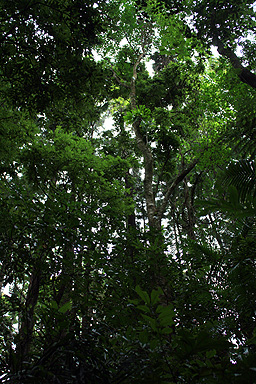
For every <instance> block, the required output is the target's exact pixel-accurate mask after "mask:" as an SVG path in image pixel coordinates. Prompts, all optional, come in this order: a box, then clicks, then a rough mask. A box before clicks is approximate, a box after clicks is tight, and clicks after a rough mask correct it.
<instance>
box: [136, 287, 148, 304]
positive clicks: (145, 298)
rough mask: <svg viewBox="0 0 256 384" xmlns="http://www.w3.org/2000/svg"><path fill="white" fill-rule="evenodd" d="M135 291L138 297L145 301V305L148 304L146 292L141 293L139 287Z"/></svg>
mask: <svg viewBox="0 0 256 384" xmlns="http://www.w3.org/2000/svg"><path fill="white" fill-rule="evenodd" d="M135 291H136V292H137V294H138V295H139V296H140V298H141V299H142V300H143V301H145V303H146V304H150V298H149V295H148V293H147V292H146V291H143V290H142V289H141V288H140V286H139V285H137V286H136V288H135Z"/></svg>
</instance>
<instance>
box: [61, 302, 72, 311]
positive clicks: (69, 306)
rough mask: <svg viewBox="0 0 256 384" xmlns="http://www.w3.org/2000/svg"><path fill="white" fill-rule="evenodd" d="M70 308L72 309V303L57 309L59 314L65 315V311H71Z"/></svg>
mask: <svg viewBox="0 0 256 384" xmlns="http://www.w3.org/2000/svg"><path fill="white" fill-rule="evenodd" d="M71 307H72V302H71V301H68V302H67V303H65V304H64V305H62V307H60V308H59V312H60V313H66V312H67V311H69V310H70V309H71Z"/></svg>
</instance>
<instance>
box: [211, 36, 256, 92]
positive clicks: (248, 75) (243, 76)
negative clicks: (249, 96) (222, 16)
mask: <svg viewBox="0 0 256 384" xmlns="http://www.w3.org/2000/svg"><path fill="white" fill-rule="evenodd" d="M213 44H214V45H215V46H216V47H217V49H218V52H219V54H220V55H222V56H224V57H226V58H227V59H229V61H230V62H231V64H232V66H233V68H235V69H239V73H238V77H239V78H240V80H241V81H242V82H243V83H245V84H248V85H250V86H251V87H252V88H254V89H256V75H255V74H254V73H253V72H251V71H249V70H248V69H247V68H245V67H244V66H243V65H242V63H241V60H240V59H239V57H238V56H237V55H236V54H235V53H234V52H233V51H232V49H230V48H228V47H225V46H224V44H223V43H222V41H221V40H220V39H219V38H218V37H217V36H216V35H214V37H213Z"/></svg>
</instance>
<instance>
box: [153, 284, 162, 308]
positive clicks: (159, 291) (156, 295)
mask: <svg viewBox="0 0 256 384" xmlns="http://www.w3.org/2000/svg"><path fill="white" fill-rule="evenodd" d="M160 295H163V290H162V289H161V288H160V287H159V288H158V289H157V290H155V289H153V291H152V292H151V295H150V296H151V304H152V305H155V304H156V303H157V302H158V301H159V296H160Z"/></svg>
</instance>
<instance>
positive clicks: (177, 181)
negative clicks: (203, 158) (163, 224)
mask: <svg viewBox="0 0 256 384" xmlns="http://www.w3.org/2000/svg"><path fill="white" fill-rule="evenodd" d="M198 161H199V159H195V160H194V161H193V162H192V163H191V164H190V165H189V166H188V167H187V168H186V169H184V170H183V171H182V172H181V173H180V174H179V175H178V176H177V177H176V179H175V180H174V181H173V182H172V183H171V185H170V186H169V188H168V189H167V192H166V194H165V196H164V199H163V202H162V204H161V206H160V208H159V209H158V212H157V220H158V221H161V219H162V217H163V214H164V212H165V210H166V208H167V206H168V204H169V199H170V196H171V194H172V193H173V192H174V190H175V188H176V187H177V185H178V184H180V183H181V181H182V180H184V178H185V177H186V176H187V175H188V174H189V173H190V172H191V171H192V169H193V168H194V167H195V166H196V164H197V163H198Z"/></svg>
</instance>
